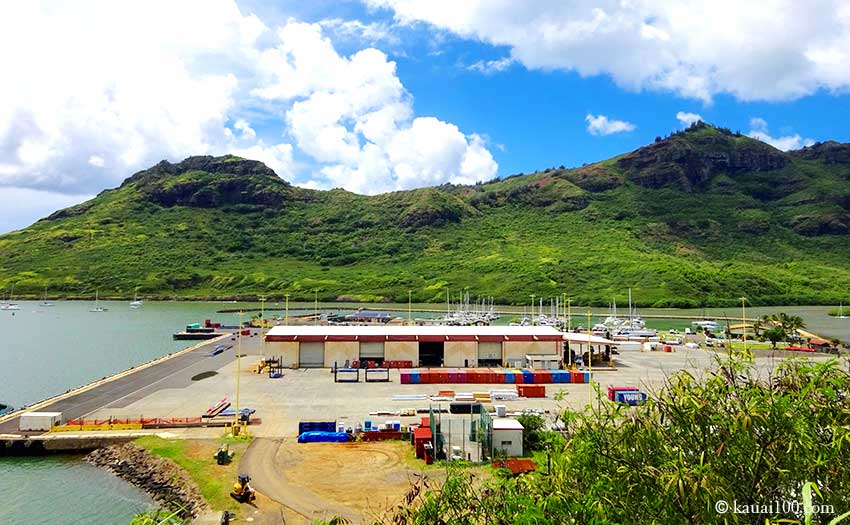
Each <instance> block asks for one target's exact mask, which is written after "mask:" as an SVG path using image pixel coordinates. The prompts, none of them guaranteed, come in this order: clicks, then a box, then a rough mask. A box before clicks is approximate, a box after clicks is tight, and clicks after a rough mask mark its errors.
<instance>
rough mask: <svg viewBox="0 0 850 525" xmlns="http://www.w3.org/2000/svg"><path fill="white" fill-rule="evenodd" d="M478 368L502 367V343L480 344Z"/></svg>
mask: <svg viewBox="0 0 850 525" xmlns="http://www.w3.org/2000/svg"><path fill="white" fill-rule="evenodd" d="M478 366H502V343H478Z"/></svg>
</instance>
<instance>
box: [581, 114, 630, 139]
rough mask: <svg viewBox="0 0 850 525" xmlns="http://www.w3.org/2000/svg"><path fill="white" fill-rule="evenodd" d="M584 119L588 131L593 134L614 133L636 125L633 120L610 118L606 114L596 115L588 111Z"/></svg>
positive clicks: (628, 129)
mask: <svg viewBox="0 0 850 525" xmlns="http://www.w3.org/2000/svg"><path fill="white" fill-rule="evenodd" d="M584 120H585V121H586V122H587V132H588V133H590V134H591V135H612V134H614V133H622V132H625V131H632V130H633V129H635V125H634V124H632V123H631V122H626V121H625V120H609V119H608V117H606V116H605V115H596V116H594V115H592V114H590V113H588V114H587V116H586V117H584Z"/></svg>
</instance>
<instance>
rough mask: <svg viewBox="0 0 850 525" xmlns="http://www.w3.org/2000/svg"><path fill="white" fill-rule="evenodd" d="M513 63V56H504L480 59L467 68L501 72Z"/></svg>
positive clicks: (482, 71)
mask: <svg viewBox="0 0 850 525" xmlns="http://www.w3.org/2000/svg"><path fill="white" fill-rule="evenodd" d="M513 63H514V59H513V58H512V57H502V58H499V59H496V60H479V61H478V62H475V63H474V64H471V65H470V66H468V67H467V69H469V70H470V71H478V72H480V73H484V74H489V73H501V72H502V71H505V70H506V69H508V68H509V67H511V64H513Z"/></svg>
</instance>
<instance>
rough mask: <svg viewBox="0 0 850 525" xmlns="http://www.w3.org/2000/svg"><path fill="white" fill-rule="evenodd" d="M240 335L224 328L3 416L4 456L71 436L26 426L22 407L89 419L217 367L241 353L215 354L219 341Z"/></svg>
mask: <svg viewBox="0 0 850 525" xmlns="http://www.w3.org/2000/svg"><path fill="white" fill-rule="evenodd" d="M234 335H235V334H233V333H230V332H227V333H224V334H222V333H218V334H216V338H215V339H211V340H207V341H202V342H199V343H197V344H194V345H192V346H190V347H188V348H186V349H184V350H180V351H178V352H174V353H172V354H168V355H166V356H163V357H160V358H158V359H155V360H153V361H150V362H148V363H145V364H142V365H139V366H136V367H133V368H130V369H128V370H124V371H123V372H119V373H117V374H114V375H112V376H109V377H105V378H103V379H100V380H98V381H94V382H92V383H90V384H88V385H85V386H81V387H79V388H75V389H72V390H69V391H68V392H65V393H63V394H59V395H56V396H53V397H51V398H48V399H45V400H43V401H40V402H37V403H34V404H32V405H29V406H26V407H22V408H20V409H18V410H16V411H14V412H11V413H9V414H6V415H4V416H2V417H0V456H2V455H4V454H7V453H11V454H14V453H21V451H20V450H19V449H20V448H21V447H25V448H30V447H32V453H39V450H41V451H42V453H43V452H44V451H50V450H65V449H62V448H56V446H55V445H54V446H53V447H52V449H51V447H50V446H45V443H46V442H48V441H60V440H61V439H68V438H59V437H56V436H54V435H52V433H42V432H33V433H26V432H20V431H19V430H18V427H19V419H20V415H21V414H22V413H24V412H30V411H42V412H62V418H63V420H65V421H67V420H71V419H84V418H85V417H86V416H87V415H88V414H91V413H93V412H95V411H97V410H100V409H102V408H104V407H107V406H109V405H112V404H115V403H119V404H120V403H130V402H132V401H133V400H136V399H141V398H143V397H145V396H146V395H149V394H150V393H152V392H156V391H157V390H160V389H165V388H173V387H175V386H180V385H185V384H188V383H190V382H191V377H192V376H193V375H194V374H197V373H198V372H199V371H202V370H207V369H209V368H211V367H213V368H218V367H221V366H224V365H226V364H227V363H229V362H231V361H233V360H235V359H236V352H235V351H232V350H228V351H226V352H222V353H220V354H218V355H211V353H212V350H213V349H214V348H215V346H216V345H217V344H220V343H221V342H223V341H227V340H229V339H230V338H231V337H233V336H234ZM245 339H250V338H245ZM255 340H256V338H255ZM252 343H253V342H252ZM248 344H251V343H248ZM253 344H256V343H253ZM245 345H246V342H245V341H243V353H244V351H245V350H246V348H245ZM95 442H96V440H89V441H86V440H77V441H76V442H75V441H73V440H71V441H68V443H67V444H68V446H71V449H70V450H84V448H80V447H84V445H85V443H90V444H92V443H95Z"/></svg>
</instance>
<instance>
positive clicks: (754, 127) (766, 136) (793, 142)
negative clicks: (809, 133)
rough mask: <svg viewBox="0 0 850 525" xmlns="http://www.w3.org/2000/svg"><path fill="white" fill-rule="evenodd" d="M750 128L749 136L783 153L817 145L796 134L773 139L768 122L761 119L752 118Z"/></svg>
mask: <svg viewBox="0 0 850 525" xmlns="http://www.w3.org/2000/svg"><path fill="white" fill-rule="evenodd" d="M750 128H751V129H750V132H749V133H747V136H749V137H752V138H754V139H758V140H760V141H762V142H766V143H767V144H770V145H771V146H773V147H774V148H776V149H780V150H782V151H790V150H795V149H800V148H803V147H805V146H811V145H812V144H814V143H815V141H814V140H812V139H809V138H803V137H801V136H800V135H799V134H796V133H795V134H794V135H787V136H784V137H772V136H771V135H770V129H769V128H768V126H767V121H766V120H764V119H763V118H761V117H753V118H751V119H750Z"/></svg>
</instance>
